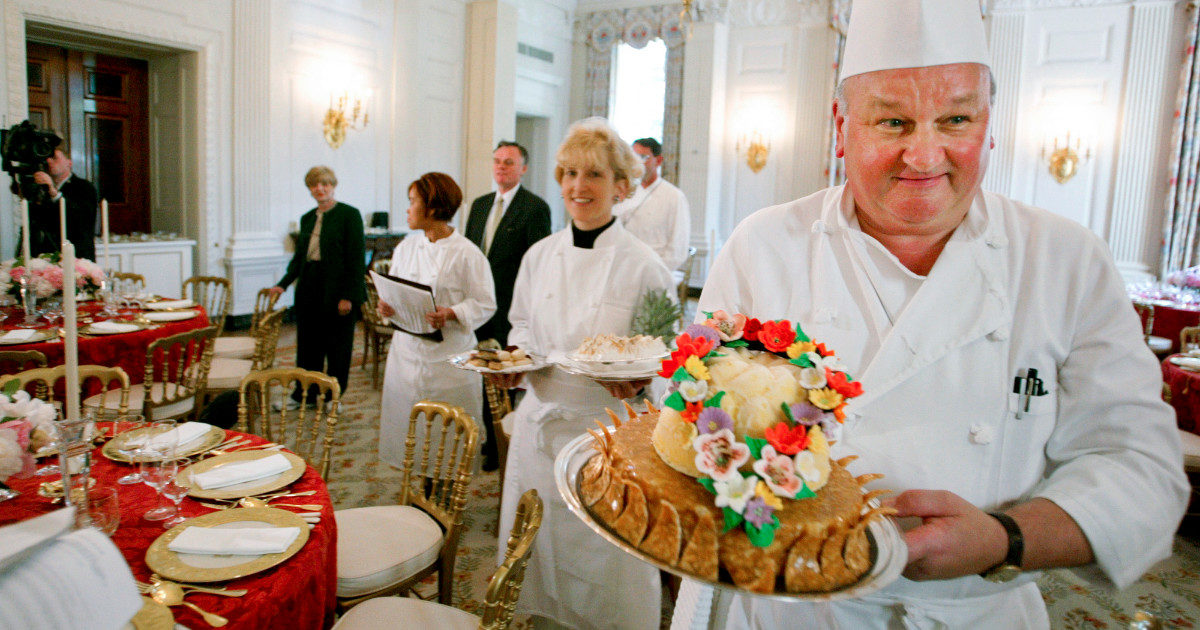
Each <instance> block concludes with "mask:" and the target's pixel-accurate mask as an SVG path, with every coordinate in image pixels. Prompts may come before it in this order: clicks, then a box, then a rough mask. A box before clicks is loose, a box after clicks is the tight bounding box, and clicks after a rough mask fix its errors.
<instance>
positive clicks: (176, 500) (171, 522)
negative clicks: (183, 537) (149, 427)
mask: <svg viewBox="0 0 1200 630" xmlns="http://www.w3.org/2000/svg"><path fill="white" fill-rule="evenodd" d="M189 464H191V460H189V459H188V458H186V457H181V458H176V459H175V462H174V467H173V469H174V474H173V475H171V478H170V479H169V480H168V481H167V483H166V485H164V486H163V487H162V493H163V496H165V497H167V498H168V499H170V500H171V503H173V504H174V507H173V508H172V509H173V510H174V513H175V516H174V517H172V518H170V519H168V520H166V521H164V522H163V527H164V528H166V529H171V528H172V527H175V526H176V525H178V524H180V523H182V522H184V521H186V520H187V518H186V517H185V516H184V515H183V514H180V513H179V504H180V503H182V502H183V497H186V496H187V493H188V488H187V486H182V485H180V484H179V475H180V473H182V472H183V471H184V469H186V468H187V467H188V465H189Z"/></svg>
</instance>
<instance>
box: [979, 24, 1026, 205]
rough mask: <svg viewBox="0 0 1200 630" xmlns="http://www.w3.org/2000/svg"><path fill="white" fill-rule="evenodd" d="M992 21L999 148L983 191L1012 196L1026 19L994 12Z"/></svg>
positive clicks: (995, 135)
mask: <svg viewBox="0 0 1200 630" xmlns="http://www.w3.org/2000/svg"><path fill="white" fill-rule="evenodd" d="M990 20H991V41H990V42H989V45H990V47H991V52H992V75H993V76H994V77H995V79H996V102H995V105H994V106H993V107H992V137H993V138H995V139H996V147H995V149H993V150H992V155H991V158H990V159H989V160H988V171H987V173H986V174H985V176H984V178H983V188H984V189H985V190H990V191H993V192H997V193H1000V194H1002V195H1012V194H1013V160H1014V159H1015V158H1016V155H1017V140H1018V138H1017V115H1018V114H1019V113H1020V107H1019V105H1018V103H1019V101H1020V96H1021V88H1020V86H1021V43H1022V42H1023V41H1024V40H1025V16H1024V15H1023V14H1021V13H995V14H993V15H992V17H991V18H990Z"/></svg>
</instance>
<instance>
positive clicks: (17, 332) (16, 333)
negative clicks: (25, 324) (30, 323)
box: [0, 328, 37, 343]
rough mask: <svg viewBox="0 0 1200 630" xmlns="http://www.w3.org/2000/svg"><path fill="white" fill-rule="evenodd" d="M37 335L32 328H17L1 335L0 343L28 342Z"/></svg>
mask: <svg viewBox="0 0 1200 630" xmlns="http://www.w3.org/2000/svg"><path fill="white" fill-rule="evenodd" d="M36 334H37V331H36V330H34V329H32V328H17V329H14V330H10V331H8V332H6V333H4V334H3V335H0V341H3V342H5V343H18V342H21V341H29V340H30V339H32V338H33V336H34V335H36Z"/></svg>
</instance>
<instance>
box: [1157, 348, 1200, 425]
mask: <svg viewBox="0 0 1200 630" xmlns="http://www.w3.org/2000/svg"><path fill="white" fill-rule="evenodd" d="M1174 356H1179V355H1171V357H1174ZM1171 357H1167V358H1166V359H1165V360H1163V362H1162V375H1163V383H1165V384H1166V386H1167V387H1170V388H1171V406H1172V407H1174V408H1175V422H1176V423H1177V424H1178V425H1179V428H1180V429H1183V430H1184V431H1191V432H1192V433H1196V434H1200V372H1192V371H1189V370H1185V369H1183V368H1181V367H1179V366H1178V365H1175V364H1174V363H1171Z"/></svg>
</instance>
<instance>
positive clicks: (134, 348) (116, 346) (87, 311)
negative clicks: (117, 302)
mask: <svg viewBox="0 0 1200 630" xmlns="http://www.w3.org/2000/svg"><path fill="white" fill-rule="evenodd" d="M103 308H104V305H103V304H102V303H100V302H84V303H82V304H80V306H79V327H80V328H83V327H84V326H86V325H87V323H86V322H85V321H84V320H85V319H86V318H91V319H90V321H91V322H92V323H94V322H99V321H103V320H106V319H121V318H124V317H132V316H133V315H135V314H136V312H137V311H123V314H122V315H118V316H116V317H114V318H110V317H105V316H99V315H97V313H98V312H99V311H100V310H101V309H103ZM194 310H195V311H196V312H197V314H196V316H195V317H192V318H190V319H184V320H180V321H177V322H161V323H156V324H151V325H150V326H149V327H148V328H146V329H144V330H136V331H133V332H127V333H120V334H116V335H84V334H81V335H79V364H80V365H107V366H110V367H119V368H121V369H123V370H125V373H126V374H128V375H129V382H130V383H141V382H142V377H143V375H144V373H145V370H146V367H145V366H146V348H149V347H150V344H151V343H153V342H154V340H156V339H161V338H163V337H169V336H171V335H175V334H179V333H181V332H187V331H189V330H194V329H196V328H204V327H205V326H208V316H207V315H206V314H205V312H204V308H203V307H201V306H196V307H194ZM9 312H10V315H9V318H8V320H7V321H8V322H10V323H15V322H17V321H20V318H22V317H24V315H23V314H22V311H21V309H12V310H10V311H9ZM7 329H9V330H11V329H12V326H11V325H10V326H8V327H7ZM0 350H37V351H38V352H41V353H42V354H44V355H46V365H47V366H48V367H54V366H56V365H62V363H63V342H62V338H57V339H54V340H52V341H41V342H36V343H21V344H9V345H0ZM5 369H9V370H10V371H11V366H9V367H8V368H0V374H4V373H5V372H4V370H5Z"/></svg>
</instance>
